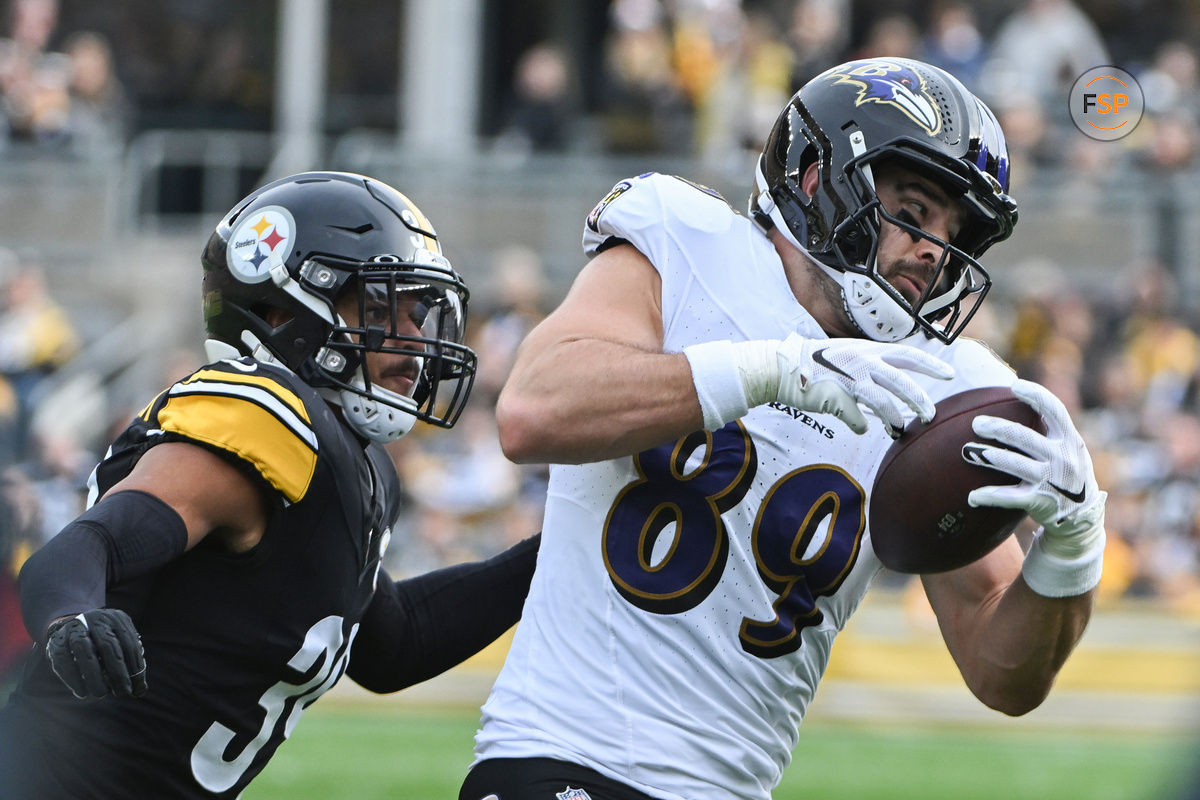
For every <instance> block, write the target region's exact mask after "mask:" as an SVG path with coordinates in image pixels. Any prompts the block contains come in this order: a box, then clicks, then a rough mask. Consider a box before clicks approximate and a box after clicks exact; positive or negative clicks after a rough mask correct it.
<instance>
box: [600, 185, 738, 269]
mask: <svg viewBox="0 0 1200 800" xmlns="http://www.w3.org/2000/svg"><path fill="white" fill-rule="evenodd" d="M736 216H737V212H735V211H734V210H733V209H732V208H731V207H730V205H729V203H727V202H726V201H725V199H724V198H722V197H721V195H719V194H717V193H716V192H715V191H713V190H712V189H709V188H707V187H705V186H701V185H700V184H697V183H692V182H691V181H688V180H684V179H683V178H677V177H675V176H673V175H662V174H660V173H657V172H647V173H646V174H644V175H639V176H638V177H636V178H626V179H625V180H622V181H618V182H617V184H616V186H614V187H613V188H612V190H611V191H609V193H608V194H607V195H605V197H604V199H602V200H601V201H600V202H599V203H597V204H596V207H595V208H593V209H592V211H591V213H590V214H588V216H587V222H586V223H585V224H584V227H583V251H584V254H585V255H586V256H587V257H588V258H591V257H593V256H595V255H596V254H597V253H601V252H603V251H604V250H606V249H608V248H609V247H612V246H613V244H614V243H616V242H628V243H629V244H632V245H633V246H634V247H636V248H637V249H638V250H640V251H641V252H642V253H643V254H644V255H645V256H646V257H647V258H649V259H650V261H651V262H653V263H654V265H655V266H656V267H658V268H659V270H660V271H661V270H662V268H663V267H662V265H663V264H665V263H666V259H667V258H668V257H669V256H670V255H671V251H672V249H679V248H680V246H681V245H683V246H686V245H687V244H688V243H689V240H692V239H696V238H698V237H705V236H712V235H715V236H720V235H721V234H723V233H725V232H726V231H727V230H728V229H729V227H730V226H731V225H732V224H733V220H734V218H735V217H736Z"/></svg>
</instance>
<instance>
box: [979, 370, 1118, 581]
mask: <svg viewBox="0 0 1200 800" xmlns="http://www.w3.org/2000/svg"><path fill="white" fill-rule="evenodd" d="M1012 391H1013V394H1015V395H1016V396H1017V397H1018V398H1019V399H1021V400H1022V401H1024V402H1025V403H1028V404H1029V405H1030V406H1032V407H1033V409H1034V411H1037V412H1038V414H1040V415H1041V417H1042V419H1043V420H1045V423H1046V434H1045V435H1044V436H1043V435H1042V434H1040V433H1038V432H1037V431H1035V430H1033V429H1031V428H1027V427H1025V426H1024V425H1019V424H1017V423H1015V422H1011V421H1009V420H1005V419H1000V418H998V417H991V416H987V415H982V414H981V415H980V416H978V417H976V418H975V421H974V423H973V425H972V428H973V430H974V431H975V433H976V434H977V435H979V436H982V437H984V438H987V439H991V440H993V441H995V442H999V443H1000V444H1001V445H1004V447H996V446H993V445H991V444H983V443H979V442H972V443H971V444H969V445H968V446H969V447H978V448H979V449H980V454H981V455H982V456H983V457H984V458H986V459H987V461H988V462H989V464H990V465H991V466H992V467H994V468H995V469H998V470H1000V471H1001V472H1007V473H1008V474H1010V475H1012V476H1014V477H1016V478H1017V479H1018V480H1020V483H1018V484H1016V485H1015V486H984V487H982V488H979V489H976V490H974V491H973V492H971V493H970V494H969V495H968V496H967V502H968V503H970V504H971V505H972V506H998V507H1000V508H1022V509H1025V511H1026V512H1028V513H1029V516H1031V517H1033V519H1034V520H1036V521H1037V522H1038V524H1040V525H1041V526H1042V528H1043V530H1044V542H1043V546H1044V547H1045V549H1046V551H1047V552H1048V553H1050V554H1051V555H1054V556H1057V557H1058V558H1061V559H1065V560H1074V559H1078V558H1080V557H1082V556H1084V555H1087V554H1088V553H1089V552H1090V551H1091V550H1092V549H1093V548H1095V547H1097V546H1100V547H1103V539H1104V503H1105V500H1106V499H1107V497H1108V494H1107V493H1106V492H1102V491H1100V487H1099V486H1098V485H1097V484H1096V476H1095V473H1094V472H1093V470H1092V459H1091V456H1090V455H1088V450H1087V446H1086V445H1084V443H1083V438H1082V437H1081V436H1080V435H1079V432H1078V431H1077V430H1076V429H1075V425H1074V423H1072V422H1071V415H1070V414H1069V413H1068V412H1067V409H1066V407H1065V406H1064V405H1063V404H1062V401H1060V400H1059V399H1058V398H1057V397H1055V396H1054V395H1053V394H1052V393H1051V392H1050V391H1049V390H1048V389H1046V388H1045V387H1043V386H1040V385H1038V384H1036V383H1033V382H1031V381H1017V382H1016V383H1014V384H1013V386H1012ZM1007 448H1012V449H1007ZM1014 451H1019V452H1014Z"/></svg>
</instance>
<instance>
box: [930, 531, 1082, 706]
mask: <svg viewBox="0 0 1200 800" xmlns="http://www.w3.org/2000/svg"><path fill="white" fill-rule="evenodd" d="M1021 559H1022V554H1021V548H1020V545H1018V544H1017V541H1016V539H1015V538H1009V539H1008V540H1007V541H1005V542H1004V544H1003V545H1001V546H1000V547H998V548H997V549H996V550H993V551H992V552H991V553H989V554H988V555H987V556H985V557H983V558H982V559H980V560H979V561H976V562H975V563H973V564H970V565H968V566H966V567H963V568H962V569H957V570H954V571H952V572H946V573H941V574H938V575H925V576H922V578H921V581H922V583H923V584H924V586H925V593H926V595H927V596H928V597H929V602H930V605H931V606H932V607H933V610H934V613H935V614H936V615H937V620H938V626H939V627H940V628H941V631H942V637H943V638H944V639H945V640H946V646H947V648H948V649H949V650H950V655H951V656H953V657H954V661H955V663H956V664H957V665H958V669H959V671H960V672H961V673H962V675H963V678H964V679H965V680H966V683H967V686H968V687H969V688H970V690H971V692H972V693H973V694H974V695H975V696H976V697H978V698H979V699H980V700H981V701H982V702H983V703H984V704H985V705H987V706H989V707H991V708H994V709H996V710H997V711H1002V712H1004V713H1005V714H1012V715H1019V714H1024V713H1027V712H1029V711H1032V710H1033V709H1034V708H1037V707H1038V706H1039V705H1040V704H1041V703H1042V701H1043V700H1045V699H1046V696H1047V695H1048V694H1049V692H1050V687H1051V685H1052V684H1053V682H1054V679H1055V677H1056V676H1057V675H1058V671H1059V670H1060V669H1061V668H1062V666H1063V663H1064V662H1065V661H1066V660H1067V656H1068V655H1070V653H1071V650H1072V649H1073V648H1074V647H1075V644H1076V643H1077V642H1078V641H1079V638H1080V636H1082V635H1083V630H1084V627H1085V626H1086V625H1087V622H1088V619H1089V618H1090V617H1091V613H1092V605H1093V602H1094V598H1095V590H1094V589H1092V590H1089V591H1087V592H1085V593H1084V594H1080V595H1076V596H1074V597H1043V596H1042V595H1040V594H1037V593H1036V592H1034V591H1033V590H1032V589H1030V588H1029V585H1028V584H1026V583H1025V580H1024V579H1023V578H1022V577H1021Z"/></svg>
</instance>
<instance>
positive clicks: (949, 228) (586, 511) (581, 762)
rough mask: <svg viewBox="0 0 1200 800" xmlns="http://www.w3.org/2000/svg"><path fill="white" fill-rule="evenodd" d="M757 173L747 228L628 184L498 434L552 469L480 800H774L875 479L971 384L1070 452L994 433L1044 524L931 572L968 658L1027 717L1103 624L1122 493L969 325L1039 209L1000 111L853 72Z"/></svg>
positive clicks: (600, 227)
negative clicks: (915, 425)
mask: <svg viewBox="0 0 1200 800" xmlns="http://www.w3.org/2000/svg"><path fill="white" fill-rule="evenodd" d="M756 179H757V185H756V188H755V190H754V192H753V195H752V197H751V201H750V213H749V215H748V216H742V215H740V214H738V213H737V212H735V211H734V210H733V209H732V208H731V207H730V206H729V205H728V204H727V203H725V202H724V201H723V200H722V199H721V198H720V197H719V196H716V195H715V194H714V193H713V192H711V191H708V190H705V189H704V188H703V187H698V186H696V185H694V184H691V183H689V182H687V181H684V180H681V179H678V178H675V177H671V176H667V175H660V174H653V173H650V174H645V175H641V176H639V177H636V178H630V179H628V180H624V181H621V182H620V183H618V184H617V185H616V187H615V188H614V189H613V190H612V191H611V192H610V193H609V194H608V195H607V197H605V198H604V199H603V200H602V201H601V202H600V203H599V204H598V205H597V206H596V208H595V209H594V210H593V211H592V213H591V214H590V215H589V217H588V220H587V223H586V226H585V229H584V235H583V240H584V248H585V250H586V252H587V254H588V255H589V256H590V257H591V260H590V262H589V263H588V265H587V266H586V267H584V269H583V270H582V271H581V273H580V274H579V276H578V277H577V279H576V282H575V284H574V286H573V287H572V290H571V291H570V293H569V294H568V296H567V297H566V299H565V300H564V301H563V303H562V304H561V305H560V306H559V307H558V309H557V310H555V311H554V312H553V313H552V314H551V315H550V316H549V317H548V318H547V319H546V320H545V321H544V323H543V324H541V325H540V326H539V327H538V328H536V329H534V330H533V331H532V332H531V333H530V334H529V336H528V338H527V339H526V340H525V342H524V344H523V346H522V348H521V350H520V352H519V354H518V357H517V363H516V365H515V367H514V370H513V372H512V375H511V376H510V378H509V380H508V383H507V384H506V386H505V388H504V390H503V392H502V394H501V397H500V400H499V406H498V409H497V417H498V421H499V426H500V436H501V441H502V444H503V447H504V448H505V451H506V453H507V454H508V455H509V456H510V457H511V458H513V459H515V460H517V461H549V462H553V463H554V464H555V466H553V467H552V468H551V477H550V487H549V494H548V500H547V505H546V515H545V522H544V528H543V535H544V537H545V539H544V541H543V543H542V550H541V553H540V555H539V560H538V568H537V570H536V572H535V574H534V578H533V583H532V585H531V588H530V592H529V597H528V599H527V601H526V605H525V611H524V615H523V618H522V624H521V625H520V626H519V628H518V630H517V634H516V638H515V641H514V643H513V645H512V648H511V650H510V652H509V654H508V658H507V661H506V663H505V665H504V668H503V670H502V672H501V674H500V676H499V678H498V679H497V682H496V684H495V687H494V688H493V690H492V693H491V696H490V697H489V699H488V701H487V703H486V704H485V706H484V709H483V724H482V728H481V730H480V731H479V733H478V734H477V736H476V762H475V764H474V765H473V767H472V770H471V772H470V774H469V775H468V776H467V778H466V780H465V782H464V784H463V787H462V789H461V792H460V795H459V796H460V800H481V798H484V797H497V796H498V797H501V798H504V800H534V799H535V798H543V797H549V796H557V797H579V798H583V797H588V796H590V797H593V798H600V797H613V798H624V799H625V800H630V799H631V798H641V799H643V800H644V799H647V798H701V797H705V798H708V797H722V798H728V797H735V798H744V799H745V800H764V799H765V798H768V797H769V796H770V794H771V791H772V789H773V788H774V787H775V786H776V785H777V784H778V783H779V781H780V777H781V774H782V772H783V770H784V768H785V767H786V766H787V764H788V761H789V759H790V756H791V753H792V750H793V748H794V747H795V745H796V743H797V737H798V727H799V724H800V722H801V719H802V718H803V716H804V713H805V709H806V708H807V706H808V704H809V702H810V700H811V699H812V697H813V695H814V692H815V691H816V689H817V684H818V682H819V681H820V678H821V676H822V674H823V672H824V670H825V667H826V664H827V663H828V660H829V655H830V648H831V646H832V645H833V642H834V639H835V637H836V635H837V633H838V632H839V631H840V630H841V629H842V627H843V626H844V625H845V624H846V621H847V620H848V618H849V617H850V615H851V614H852V613H853V611H854V609H855V608H856V607H857V606H858V604H859V601H860V600H861V599H862V597H863V595H864V593H865V592H866V591H867V589H868V586H869V585H870V583H871V580H872V578H873V577H874V576H875V575H876V574H877V573H878V571H879V570H880V562H879V560H878V558H877V557H876V555H875V553H874V551H873V549H872V545H871V534H872V531H871V530H869V528H868V526H867V520H866V514H865V510H866V508H867V503H868V499H869V497H870V493H871V480H872V476H873V474H874V470H875V468H876V466H877V465H878V463H879V461H880V459H881V457H882V455H883V454H884V452H885V451H886V450H887V448H888V446H889V445H890V444H891V442H892V438H891V437H892V436H893V435H896V434H897V432H898V431H899V430H901V429H902V428H903V427H904V426H905V424H907V423H908V422H909V421H911V420H913V419H914V418H916V417H920V418H922V419H928V418H930V417H931V415H932V413H933V408H934V406H933V404H934V402H935V401H937V400H939V399H941V398H943V397H946V396H948V395H950V394H953V393H956V392H959V391H962V390H965V389H968V388H972V387H977V386H990V385H1001V386H1011V387H1012V389H1013V391H1014V392H1015V393H1016V394H1017V396H1018V397H1020V398H1022V399H1023V400H1024V401H1026V402H1028V403H1030V404H1031V405H1032V406H1033V407H1034V408H1035V409H1036V410H1037V411H1039V412H1040V413H1041V414H1042V415H1043V416H1044V417H1045V419H1046V425H1047V430H1048V433H1047V434H1046V435H1042V434H1040V433H1038V432H1036V431H1034V430H1031V429H1029V428H1026V427H1022V426H1019V425H1016V424H1015V423H1010V422H1007V421H1004V420H999V419H996V418H986V417H980V418H978V419H977V420H976V421H975V423H974V425H975V432H976V433H977V434H978V435H979V436H980V437H986V438H987V439H989V440H992V441H993V442H1000V443H1002V444H1006V445H1013V446H1015V447H1016V449H1017V450H1019V451H1021V452H1020V453H1017V452H1013V451H1011V450H1007V449H1005V448H1002V447H999V446H996V445H995V444H989V445H987V446H986V447H984V448H983V449H984V452H986V454H987V457H988V459H989V460H991V461H992V462H993V463H994V464H995V465H996V466H997V467H998V468H999V469H1001V470H1003V471H1006V472H1010V473H1012V474H1013V475H1014V476H1016V477H1017V478H1018V479H1019V483H1018V484H1017V485H1014V486H1010V487H985V488H981V489H978V490H976V491H975V492H974V493H972V495H971V498H970V500H971V502H972V503H973V504H977V505H978V504H983V505H995V506H1003V507H1015V508H1021V509H1025V510H1026V511H1028V513H1029V514H1030V515H1031V516H1032V517H1033V518H1034V519H1035V520H1036V521H1037V522H1038V523H1039V524H1040V525H1041V526H1042V530H1041V532H1040V533H1039V534H1038V535H1037V537H1036V539H1035V541H1034V544H1033V548H1032V549H1031V550H1030V551H1029V552H1028V554H1025V553H1023V552H1022V550H1021V547H1020V545H1019V544H1018V542H1017V540H1016V539H1015V538H1010V539H1009V540H1007V541H1006V542H1005V543H1004V544H1003V545H1002V546H1000V547H999V548H998V549H996V550H994V551H993V552H992V553H990V554H989V555H987V556H985V557H984V558H982V559H980V560H979V561H977V562H975V563H972V564H970V565H968V566H967V567H964V568H962V569H959V570H956V571H953V572H947V573H943V574H932V575H925V576H922V580H923V583H924V588H925V591H926V593H927V595H928V598H929V601H930V603H931V605H932V607H933V610H934V612H935V613H936V615H937V618H938V622H939V624H940V626H941V630H942V634H943V636H944V638H945V642H946V645H947V646H948V648H949V650H950V653H951V654H952V656H953V657H954V659H955V661H956V663H957V665H958V667H959V669H960V670H961V672H962V675H963V677H964V679H965V680H966V683H967V685H968V686H969V687H970V689H971V691H972V692H974V693H975V694H976V695H977V696H978V697H979V699H980V700H982V701H983V702H984V703H986V704H987V705H988V706H991V707H993V708H996V709H999V710H1000V711H1002V712H1005V713H1008V714H1022V713H1025V712H1027V711H1029V710H1030V709H1032V708H1034V707H1036V706H1037V705H1038V704H1039V703H1041V702H1042V700H1043V698H1044V697H1045V696H1046V694H1047V692H1048V691H1049V689H1050V686H1051V683H1052V682H1053V680H1054V677H1055V675H1056V673H1057V672H1058V670H1059V668H1060V667H1061V666H1062V664H1063V662H1064V660H1065V659H1066V658H1067V655H1068V653H1069V652H1070V650H1071V648H1072V647H1073V646H1074V644H1075V643H1076V641H1077V640H1078V638H1079V636H1080V635H1081V633H1082V631H1083V628H1084V626H1085V624H1086V622H1087V620H1088V618H1089V615H1090V612H1091V607H1092V597H1093V593H1094V589H1095V586H1096V583H1097V581H1098V579H1099V576H1100V567H1101V557H1102V555H1101V554H1102V551H1103V547H1104V527H1103V513H1104V502H1105V494H1104V493H1103V492H1101V491H1100V490H1099V489H1098V488H1097V486H1096V481H1095V478H1094V477H1093V472H1092V467H1091V463H1090V459H1089V457H1088V454H1087V451H1086V449H1085V448H1084V445H1083V442H1082V440H1081V439H1080V437H1079V434H1078V433H1077V432H1076V430H1075V427H1074V426H1073V425H1072V422H1071V420H1070V418H1069V417H1068V415H1067V413H1066V411H1065V410H1064V408H1063V406H1062V404H1061V403H1060V402H1058V401H1057V400H1056V399H1055V398H1054V397H1053V396H1052V395H1051V394H1050V393H1049V392H1047V391H1046V390H1045V389H1043V388H1042V387H1040V386H1037V385H1035V384H1032V383H1028V382H1024V381H1018V380H1017V379H1016V376H1015V375H1014V374H1013V372H1012V371H1011V370H1010V369H1009V368H1008V367H1007V366H1006V365H1005V364H1004V363H1002V362H1001V361H1000V360H999V359H998V358H997V357H996V356H995V355H993V354H992V352H991V351H990V350H989V349H988V348H987V347H985V346H984V345H983V344H981V343H979V342H976V341H972V340H970V339H968V338H966V337H963V336H961V335H960V334H961V333H962V330H963V327H964V326H965V325H966V323H967V321H968V320H969V319H970V316H971V314H972V312H973V310H974V308H975V307H976V305H977V303H978V301H979V300H981V299H982V298H983V296H984V294H985V293H986V292H987V290H988V287H989V286H990V277H989V275H988V273H987V271H986V270H985V269H984V267H983V266H982V265H981V264H980V263H979V260H978V259H979V257H980V255H981V254H982V253H983V252H984V251H985V250H987V248H988V247H989V246H990V245H992V244H994V243H995V242H998V241H1001V240H1002V239H1004V238H1006V237H1007V236H1009V234H1010V233H1011V231H1012V228H1013V225H1014V223H1015V222H1016V219H1017V213H1016V206H1015V204H1014V202H1013V200H1012V199H1011V198H1010V197H1009V195H1008V179H1009V176H1008V160H1007V151H1006V148H1005V143H1004V138H1003V136H1002V134H1001V131H1000V128H999V126H998V125H997V123H996V120H995V118H994V117H993V115H992V113H991V112H990V111H989V110H988V109H987V107H986V106H985V105H984V104H983V103H982V102H980V101H979V100H978V99H976V98H975V97H974V96H973V95H972V94H971V93H970V92H969V91H968V90H967V89H966V88H964V87H963V85H962V84H961V83H960V82H959V81H958V80H956V79H955V78H954V77H952V76H951V75H949V74H947V73H946V72H944V71H942V70H940V69H937V68H935V67H932V66H929V65H926V64H923V63H919V62H915V61H910V60H903V59H882V58H881V59H872V60H867V61H857V62H851V63H847V64H843V65H841V66H838V67H836V68H833V69H830V70H828V71H827V72H825V73H823V74H821V75H819V76H818V77H816V78H814V79H813V80H812V81H810V82H809V83H807V84H806V85H805V86H804V87H803V88H801V90H800V91H799V92H798V93H797V94H796V95H795V96H794V97H793V98H792V99H791V101H790V102H789V103H788V104H787V106H786V107H785V108H784V109H783V111H782V113H781V114H780V116H779V118H778V120H777V122H776V125H775V127H774V129H773V131H772V132H771V134H770V137H769V140H768V142H767V144H766V146H765V149H764V151H763V153H762V154H761V157H760V159H759V162H758V170H757V175H756ZM549 375H552V376H554V379H553V380H550V381H548V380H546V376H549ZM927 479H928V480H931V481H936V480H937V476H936V475H929V476H927Z"/></svg>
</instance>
